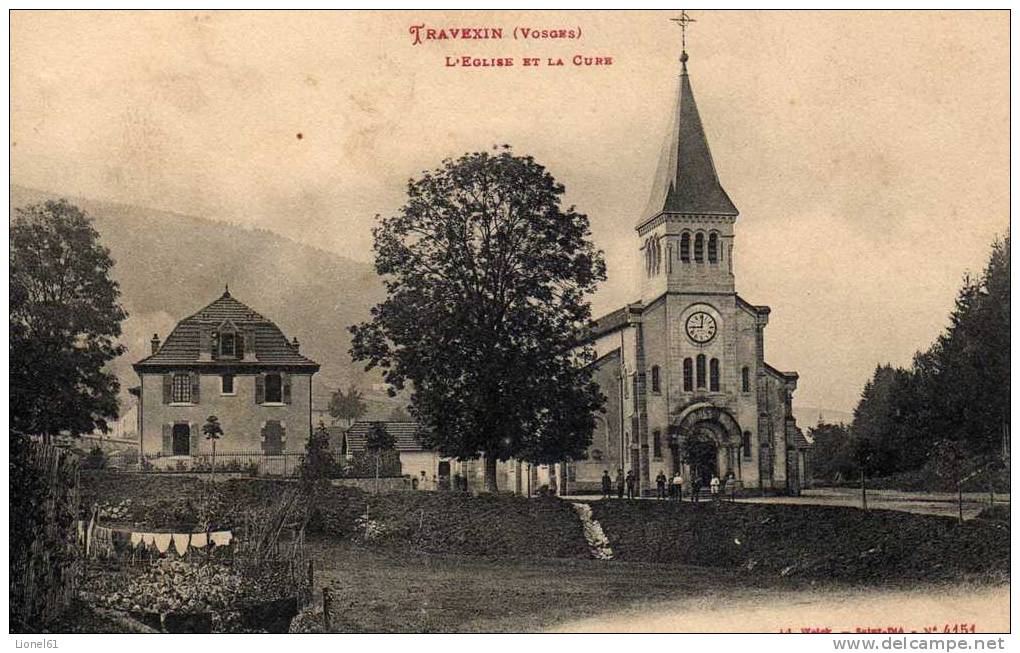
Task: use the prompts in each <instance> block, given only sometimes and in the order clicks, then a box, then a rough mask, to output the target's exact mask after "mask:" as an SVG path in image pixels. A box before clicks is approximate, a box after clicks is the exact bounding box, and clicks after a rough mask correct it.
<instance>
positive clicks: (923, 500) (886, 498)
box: [738, 488, 1009, 519]
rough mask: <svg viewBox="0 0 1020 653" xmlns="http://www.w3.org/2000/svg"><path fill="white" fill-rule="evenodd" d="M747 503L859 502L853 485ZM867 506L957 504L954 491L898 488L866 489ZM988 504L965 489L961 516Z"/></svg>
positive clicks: (1003, 498)
mask: <svg viewBox="0 0 1020 653" xmlns="http://www.w3.org/2000/svg"><path fill="white" fill-rule="evenodd" d="M995 500H996V502H997V503H1000V504H1004V505H1006V506H1008V505H1009V495H1008V494H1004V495H996V497H995ZM738 501H746V502H749V503H785V504H801V505H812V506H849V507H853V508H859V507H860V506H861V491H860V490H859V489H853V488H818V489H812V490H804V493H803V494H802V495H801V496H799V497H746V498H743V499H738ZM868 507H869V508H874V509H877V510H899V511H902V512H912V513H916V514H919V515H940V516H943V517H955V516H956V515H957V511H958V510H959V506H958V505H957V498H956V495H955V494H952V493H944V492H902V491H899V490H868ZM986 507H988V495H987V494H981V493H965V494H964V495H963V518H964V519H971V518H973V517H974V516H976V515H977V514H978V513H979V512H981V511H982V510H983V509H984V508H986Z"/></svg>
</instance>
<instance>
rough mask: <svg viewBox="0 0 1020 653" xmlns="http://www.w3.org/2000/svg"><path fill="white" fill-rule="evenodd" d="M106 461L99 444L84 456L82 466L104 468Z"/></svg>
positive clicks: (85, 467) (104, 453)
mask: <svg viewBox="0 0 1020 653" xmlns="http://www.w3.org/2000/svg"><path fill="white" fill-rule="evenodd" d="M107 462H109V460H108V458H107V457H106V452H105V451H103V450H102V449H101V448H99V446H95V447H92V449H91V450H90V451H89V455H87V456H85V460H84V461H83V462H82V467H83V468H84V469H106V464H107Z"/></svg>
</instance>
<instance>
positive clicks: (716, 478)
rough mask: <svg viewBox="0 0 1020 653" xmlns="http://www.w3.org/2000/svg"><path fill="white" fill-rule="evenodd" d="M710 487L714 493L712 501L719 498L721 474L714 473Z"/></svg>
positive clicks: (709, 483)
mask: <svg viewBox="0 0 1020 653" xmlns="http://www.w3.org/2000/svg"><path fill="white" fill-rule="evenodd" d="M708 489H709V491H710V492H711V493H712V501H718V500H719V476H718V475H716V474H712V480H711V481H709V482H708Z"/></svg>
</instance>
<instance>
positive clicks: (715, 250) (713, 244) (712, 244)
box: [708, 232, 719, 263]
mask: <svg viewBox="0 0 1020 653" xmlns="http://www.w3.org/2000/svg"><path fill="white" fill-rule="evenodd" d="M708 262H709V263H718V262H719V234H717V233H715V232H712V233H710V234H708Z"/></svg>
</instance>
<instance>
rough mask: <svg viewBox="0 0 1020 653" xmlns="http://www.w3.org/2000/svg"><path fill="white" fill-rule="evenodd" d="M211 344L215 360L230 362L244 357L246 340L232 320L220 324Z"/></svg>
mask: <svg viewBox="0 0 1020 653" xmlns="http://www.w3.org/2000/svg"><path fill="white" fill-rule="evenodd" d="M211 344H212V347H211V349H212V355H213V358H217V359H227V360H230V359H238V358H242V357H244V338H243V337H242V335H241V332H240V331H238V329H237V326H236V325H235V324H234V323H233V322H232V321H230V320H227V321H225V322H223V323H222V324H220V326H219V328H217V329H216V330H215V331H214V332H213V337H212V343H211Z"/></svg>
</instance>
